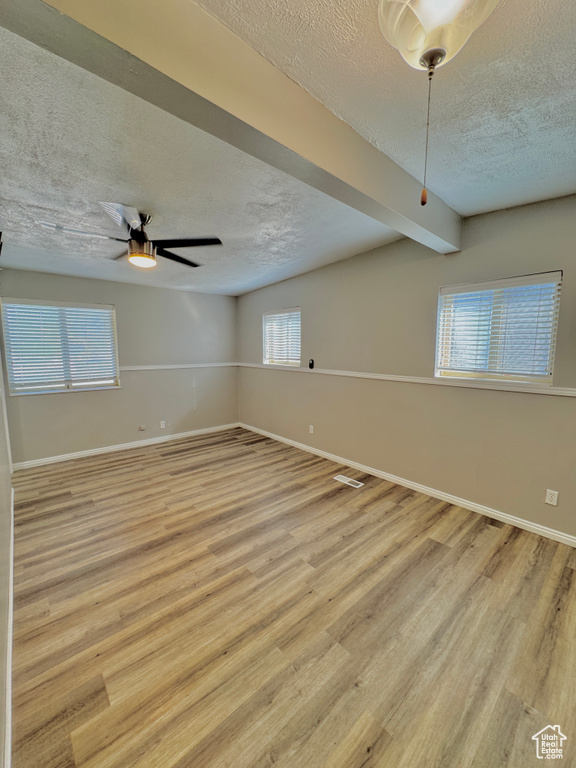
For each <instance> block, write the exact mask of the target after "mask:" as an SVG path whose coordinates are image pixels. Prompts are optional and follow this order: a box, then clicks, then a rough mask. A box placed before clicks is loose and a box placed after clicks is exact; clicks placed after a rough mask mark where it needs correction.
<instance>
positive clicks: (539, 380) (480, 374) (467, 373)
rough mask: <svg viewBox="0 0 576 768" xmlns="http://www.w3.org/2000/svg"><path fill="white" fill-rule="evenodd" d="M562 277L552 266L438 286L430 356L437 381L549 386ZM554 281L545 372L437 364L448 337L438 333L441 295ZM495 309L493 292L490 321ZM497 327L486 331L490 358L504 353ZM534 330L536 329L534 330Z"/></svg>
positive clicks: (500, 306)
mask: <svg viewBox="0 0 576 768" xmlns="http://www.w3.org/2000/svg"><path fill="white" fill-rule="evenodd" d="M562 281H563V271H562V270H552V271H546V272H539V273H535V274H529V275H521V276H517V277H505V278H500V279H496V280H487V281H483V282H477V283H463V284H458V285H449V286H441V287H440V288H439V290H438V311H437V320H436V349H435V359H434V378H435V379H438V380H440V381H454V380H456V381H470V382H472V381H478V382H482V381H483V382H488V383H496V382H501V383H508V384H510V385H514V384H536V385H540V386H551V385H552V380H553V375H554V364H555V358H556V348H557V336H558V326H559V316H560V299H561V294H562ZM554 283H555V284H556V288H555V289H554V295H553V307H552V312H553V319H554V325H553V328H552V330H551V331H550V343H549V347H548V359H549V363H550V365H549V367H548V372H547V373H546V374H535V373H532V374H530V373H528V374H521V373H517V372H511V371H505V370H504V371H503V372H498V371H496V370H492V371H491V370H486V369H482V370H480V369H477V370H465V369H457V368H456V367H453V368H451V369H450V368H447V367H445V366H442V365H440V362H441V360H442V354H441V352H440V349H441V346H442V345H444V344H446V343H449V337H447V336H446V334H445V333H444V334H443V335H442V334H441V330H442V329H443V309H444V299H445V297H454V296H458V295H463V294H474V293H476V294H478V293H482V292H486V293H488V292H489V291H491V290H493V291H500V292H502V291H504V290H505V289H506V288H521V287H523V286H530V285H539V286H544V285H550V284H554ZM498 298H499V299H500V301H499V303H498V304H497V305H496V309H498V311H499V312H500V313H502V311H503V309H504V308H505V307H506V306H509V305H507V303H506V302H504V301H503V300H502V299H503V294H500V296H499V297H498ZM494 313H495V305H494V295H493V296H492V305H491V308H490V310H489V317H490V321H491V322H492V321H493V317H494ZM477 317H478V318H479V321H480V320H481V319H482V317H481V315H480V314H478V316H477ZM483 317H484V319H485V318H487V317H488V314H485V315H484V316H483ZM496 328H497V330H494V329H493V328H490V330H489V332H488V334H489V340H488V344H487V347H486V353H487V356H488V358H490V356H491V355H500V356H502V355H503V354H504V353H505V349H504V350H503V349H502V348H501V347H502V336H501V333H500V327H499V326H496ZM536 333H537V331H536Z"/></svg>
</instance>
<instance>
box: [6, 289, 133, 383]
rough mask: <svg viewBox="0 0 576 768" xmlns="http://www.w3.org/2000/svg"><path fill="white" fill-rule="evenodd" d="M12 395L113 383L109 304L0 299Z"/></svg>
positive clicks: (113, 339) (113, 349) (115, 367)
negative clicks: (71, 303) (80, 304)
mask: <svg viewBox="0 0 576 768" xmlns="http://www.w3.org/2000/svg"><path fill="white" fill-rule="evenodd" d="M2 322H3V329H4V351H5V355H6V368H7V372H8V383H9V389H10V394H11V395H20V394H34V393H39V392H60V391H66V390H81V389H95V388H98V389H99V388H104V387H118V386H119V385H120V381H119V375H118V354H117V349H116V319H115V313H114V307H111V306H105V305H101V304H93V305H84V306H72V305H69V304H62V303H56V302H48V301H34V300H28V299H3V300H2Z"/></svg>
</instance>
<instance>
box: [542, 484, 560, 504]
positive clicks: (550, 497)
mask: <svg viewBox="0 0 576 768" xmlns="http://www.w3.org/2000/svg"><path fill="white" fill-rule="evenodd" d="M544 501H545V502H546V504H551V505H552V506H553V507H555V506H556V505H557V504H558V491H551V490H550V488H548V489H547V490H546V498H545V499H544Z"/></svg>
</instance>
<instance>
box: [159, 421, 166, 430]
mask: <svg viewBox="0 0 576 768" xmlns="http://www.w3.org/2000/svg"><path fill="white" fill-rule="evenodd" d="M160 429H166V422H165V421H161V422H160Z"/></svg>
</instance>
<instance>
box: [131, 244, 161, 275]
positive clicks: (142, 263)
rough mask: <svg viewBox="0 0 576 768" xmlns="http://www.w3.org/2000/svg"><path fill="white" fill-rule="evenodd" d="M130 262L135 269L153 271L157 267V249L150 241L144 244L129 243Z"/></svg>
mask: <svg viewBox="0 0 576 768" xmlns="http://www.w3.org/2000/svg"><path fill="white" fill-rule="evenodd" d="M128 261H129V262H130V264H133V265H134V266H135V267H140V268H141V269H151V268H152V267H155V266H156V248H155V247H154V245H153V244H152V243H151V242H150V240H146V241H145V242H143V243H138V242H137V241H136V240H130V241H129V242H128Z"/></svg>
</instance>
